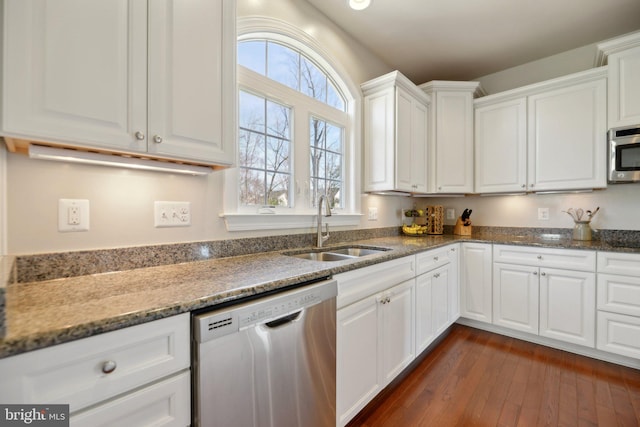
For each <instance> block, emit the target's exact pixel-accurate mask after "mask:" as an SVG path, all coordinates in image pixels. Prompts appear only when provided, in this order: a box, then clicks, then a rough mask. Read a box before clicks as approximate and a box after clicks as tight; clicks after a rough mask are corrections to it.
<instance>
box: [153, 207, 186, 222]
mask: <svg viewBox="0 0 640 427" xmlns="http://www.w3.org/2000/svg"><path fill="white" fill-rule="evenodd" d="M153 211H154V212H153V214H154V226H155V227H156V228H160V227H189V226H190V225H191V202H154V209H153Z"/></svg>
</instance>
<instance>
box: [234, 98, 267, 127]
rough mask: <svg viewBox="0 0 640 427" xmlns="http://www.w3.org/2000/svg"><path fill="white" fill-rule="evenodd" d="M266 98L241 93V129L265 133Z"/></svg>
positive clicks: (239, 119) (239, 118)
mask: <svg viewBox="0 0 640 427" xmlns="http://www.w3.org/2000/svg"><path fill="white" fill-rule="evenodd" d="M264 102H265V101H264V98H261V97H259V96H255V95H252V94H250V93H248V92H244V91H240V99H239V117H238V121H239V123H240V128H244V129H251V130H255V131H256V132H261V133H264V131H265V130H264V124H265V117H264V115H265V109H264V108H265V107H264Z"/></svg>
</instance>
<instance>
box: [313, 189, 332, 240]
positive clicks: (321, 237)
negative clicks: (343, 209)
mask: <svg viewBox="0 0 640 427" xmlns="http://www.w3.org/2000/svg"><path fill="white" fill-rule="evenodd" d="M323 202H324V205H325V211H326V214H325V216H331V206H329V199H327V195H326V194H322V195H320V197H319V198H318V240H317V242H316V246H317V247H318V248H321V247H322V244H323V243H324V242H326V241H327V239H329V224H325V229H326V234H322V204H323Z"/></svg>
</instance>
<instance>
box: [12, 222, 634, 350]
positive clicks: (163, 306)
mask: <svg viewBox="0 0 640 427" xmlns="http://www.w3.org/2000/svg"><path fill="white" fill-rule="evenodd" d="M458 241H472V242H481V243H498V244H515V245H527V246H540V247H550V248H567V249H584V250H607V251H611V250H615V251H626V252H638V253H640V249H633V248H620V247H613V246H611V245H609V244H607V243H604V242H599V241H592V242H576V241H572V240H571V239H566V238H555V237H549V238H545V237H544V235H543V236H541V237H540V236H538V237H533V236H527V235H522V236H514V235H511V236H506V235H498V236H484V237H483V236H472V237H460V236H453V235H441V236H428V237H407V236H392V237H379V238H373V239H366V240H356V241H349V242H344V243H342V244H339V243H336V244H330V245H327V247H329V248H330V247H336V248H337V247H341V246H346V245H348V246H353V245H356V246H376V247H383V248H386V249H389V250H388V251H385V252H382V253H380V254H374V255H369V256H366V257H362V258H354V259H350V260H344V261H332V262H319V261H309V260H304V259H299V258H295V257H291V256H287V255H284V253H287V252H299V251H301V250H302V249H304V248H298V249H297V250H290V251H286V250H283V251H271V252H265V253H259V254H250V255H241V256H233V257H228V258H216V259H209V260H203V261H194V262H185V263H180V264H174V265H165V266H157V267H148V268H138V269H131V270H127V271H119V272H111V273H101V274H90V275H84V276H78V277H71V278H64V279H54V280H46V281H39V282H30V283H17V284H13V285H9V286H8V287H7V288H6V295H5V298H6V307H5V308H6V313H5V315H6V335H5V337H4V338H3V339H0V358H3V357H8V356H11V355H16V354H20V353H23V352H26V351H31V350H35V349H39V348H44V347H47V346H51V345H54V344H59V343H63V342H67V341H72V340H74V339H79V338H84V337H89V336H92V335H96V334H99V333H103V332H108V331H112V330H116V329H120V328H124V327H127V326H133V325H136V324H140V323H145V322H148V321H152V320H157V319H161V318H164V317H168V316H172V315H176V314H179V313H185V312H190V311H194V310H198V309H203V308H207V307H211V306H215V305H218V304H223V303H228V302H231V301H234V300H238V299H242V298H246V297H251V296H254V295H258V294H261V293H264V292H269V291H275V290H279V289H283V288H287V287H290V286H295V285H299V284H303V283H305V282H309V281H314V280H318V279H322V278H325V277H328V276H330V275H332V274H337V273H341V272H345V271H349V270H353V269H356V268H361V267H365V266H368V265H373V264H377V263H379V262H383V261H388V260H391V259H395V258H400V257H403V256H407V255H412V254H415V253H419V252H422V251H425V250H428V249H432V248H436V247H438V246H443V245H446V244H449V243H452V242H458ZM306 249H311V248H306Z"/></svg>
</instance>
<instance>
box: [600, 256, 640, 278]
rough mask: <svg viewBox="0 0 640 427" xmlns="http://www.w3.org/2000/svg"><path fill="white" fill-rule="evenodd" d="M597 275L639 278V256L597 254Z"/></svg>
mask: <svg viewBox="0 0 640 427" xmlns="http://www.w3.org/2000/svg"><path fill="white" fill-rule="evenodd" d="M598 273H609V274H623V275H625V276H636V277H640V254H626V253H621V252H598Z"/></svg>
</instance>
